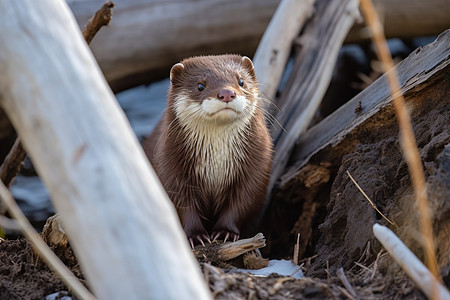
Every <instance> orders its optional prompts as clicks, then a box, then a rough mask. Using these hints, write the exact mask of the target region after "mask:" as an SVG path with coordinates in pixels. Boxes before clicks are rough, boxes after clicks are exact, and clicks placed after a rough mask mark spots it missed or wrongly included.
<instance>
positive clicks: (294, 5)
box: [253, 0, 314, 100]
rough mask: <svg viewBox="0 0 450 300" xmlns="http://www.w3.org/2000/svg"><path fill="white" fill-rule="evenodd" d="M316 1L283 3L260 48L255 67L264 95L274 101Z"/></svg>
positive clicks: (285, 1) (276, 12)
mask: <svg viewBox="0 0 450 300" xmlns="http://www.w3.org/2000/svg"><path fill="white" fill-rule="evenodd" d="M313 8H314V0H283V1H281V3H280V5H279V6H278V8H277V10H276V11H275V14H274V15H273V17H272V20H271V21H270V24H269V26H268V27H267V29H266V31H265V32H264V35H263V37H262V39H261V42H260V43H259V45H258V49H257V50H256V53H255V56H254V58H253V64H254V65H255V71H256V77H257V78H258V82H259V84H260V87H261V88H260V90H261V93H262V94H263V95H264V97H266V98H268V99H269V100H271V99H274V97H275V93H276V92H277V89H278V85H279V84H280V80H281V76H282V75H283V72H284V68H285V66H286V62H287V60H288V58H289V54H290V52H291V48H292V42H293V41H294V39H295V38H296V37H297V36H298V34H299V32H300V29H301V28H302V26H303V25H304V23H305V21H306V20H307V19H308V18H309V17H310V16H311V14H312V12H313Z"/></svg>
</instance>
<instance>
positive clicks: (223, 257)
mask: <svg viewBox="0 0 450 300" xmlns="http://www.w3.org/2000/svg"><path fill="white" fill-rule="evenodd" d="M265 246H266V239H265V238H264V235H263V234H262V233H258V234H257V235H255V236H254V237H252V238H248V239H242V240H238V241H236V242H228V243H223V244H206V245H205V246H198V247H196V248H195V250H194V255H195V256H196V257H197V258H203V257H207V258H208V259H210V260H214V261H216V262H218V261H222V262H223V261H227V260H230V259H233V258H236V257H238V256H239V255H242V254H244V253H246V252H249V251H252V250H256V249H259V248H263V247H265Z"/></svg>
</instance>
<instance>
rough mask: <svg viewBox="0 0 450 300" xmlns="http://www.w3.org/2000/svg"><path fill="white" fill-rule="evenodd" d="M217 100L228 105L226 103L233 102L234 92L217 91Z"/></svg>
mask: <svg viewBox="0 0 450 300" xmlns="http://www.w3.org/2000/svg"><path fill="white" fill-rule="evenodd" d="M217 98H218V99H219V100H220V101H223V102H226V103H228V102H231V101H233V99H234V98H236V94H235V92H234V91H232V90H229V89H223V90H220V91H219V94H218V95H217Z"/></svg>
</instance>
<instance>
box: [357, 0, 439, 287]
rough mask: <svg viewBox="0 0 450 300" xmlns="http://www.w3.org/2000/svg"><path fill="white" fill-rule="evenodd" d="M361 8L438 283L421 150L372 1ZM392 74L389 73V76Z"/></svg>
mask: <svg viewBox="0 0 450 300" xmlns="http://www.w3.org/2000/svg"><path fill="white" fill-rule="evenodd" d="M360 6H361V10H362V13H363V15H364V19H365V20H366V23H367V25H368V27H369V29H370V31H371V33H372V41H373V43H374V45H375V48H376V52H377V55H378V58H379V59H380V61H381V64H382V66H383V67H384V71H385V72H386V77H387V81H388V84H389V87H390V89H391V96H392V98H393V103H394V107H395V113H396V116H397V119H398V123H399V127H400V141H401V145H402V149H403V156H404V157H405V160H406V163H407V165H408V168H409V173H410V175H411V181H412V184H413V187H414V191H415V194H416V201H417V213H418V215H419V227H420V232H421V235H422V245H423V248H424V252H425V262H426V265H427V267H428V268H429V269H430V271H431V273H432V274H433V275H434V276H435V277H436V278H437V279H438V280H439V279H440V274H439V268H438V264H437V260H436V255H435V252H434V251H435V244H434V238H433V228H432V223H431V212H430V208H429V205H428V198H427V194H426V186H425V182H426V181H425V175H424V172H423V168H422V162H421V159H420V154H419V150H418V149H417V144H416V140H415V138H414V133H413V130H412V126H411V120H410V116H409V113H408V110H407V108H406V105H405V99H404V98H403V94H402V92H401V89H400V83H399V81H398V78H397V72H396V70H395V68H394V62H393V60H392V57H391V54H390V51H389V48H388V46H387V42H386V38H385V36H384V33H383V28H382V25H381V24H380V21H379V19H378V16H377V13H376V11H375V8H374V6H373V3H372V1H371V0H361V1H360ZM387 71H389V72H387Z"/></svg>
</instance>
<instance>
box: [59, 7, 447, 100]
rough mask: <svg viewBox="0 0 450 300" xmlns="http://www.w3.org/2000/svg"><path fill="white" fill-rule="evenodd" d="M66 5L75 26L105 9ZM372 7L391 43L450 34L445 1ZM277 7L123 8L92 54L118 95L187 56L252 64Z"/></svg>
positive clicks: (161, 74)
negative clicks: (232, 56) (379, 10)
mask: <svg viewBox="0 0 450 300" xmlns="http://www.w3.org/2000/svg"><path fill="white" fill-rule="evenodd" d="M66 1H67V3H68V4H69V6H70V7H71V9H72V11H73V12H74V14H75V16H76V18H77V21H78V23H79V25H80V26H83V25H84V24H86V22H87V20H88V19H89V18H90V17H91V16H92V15H93V14H94V12H95V11H96V10H97V8H98V7H100V6H101V5H102V4H103V3H104V1H103V0H66ZM375 3H380V4H383V7H385V8H386V9H385V12H386V13H385V14H382V15H385V18H384V21H385V26H386V28H385V32H386V34H387V36H388V37H400V38H403V37H412V36H423V35H435V34H438V33H440V32H442V31H443V30H445V29H447V28H449V27H450V24H449V22H450V21H449V18H448V15H449V14H450V6H449V5H448V4H447V2H446V1H445V0H429V1H426V2H424V1H421V0H414V1H408V0H402V1H395V3H392V1H388V0H377V1H375ZM278 4H279V1H278V0H249V1H237V0H233V1H220V0H214V1H210V0H201V1H194V0H190V1H157V0H149V1H142V0H127V1H120V2H118V3H117V6H116V7H115V10H114V20H113V22H112V24H111V25H110V27H109V28H108V30H104V31H103V32H101V33H100V34H99V35H98V36H97V37H96V40H94V42H93V44H92V49H93V52H94V55H95V56H96V58H97V61H98V62H99V65H100V67H101V69H102V71H103V73H104V75H105V77H106V79H107V80H108V82H109V84H110V85H111V87H112V89H113V91H115V92H117V91H121V90H124V89H127V88H130V87H133V86H136V85H139V84H143V83H149V82H152V81H154V80H157V79H161V78H165V77H167V76H168V70H169V69H170V67H171V66H172V65H173V64H174V63H176V62H178V61H180V60H181V59H182V58H185V57H188V56H192V55H200V54H219V53H226V52H229V53H239V54H243V55H247V56H250V57H252V56H253V53H254V52H255V50H256V47H257V46H258V43H259V40H260V39H261V36H262V35H263V33H264V31H265V29H266V27H267V25H268V24H269V21H270V19H271V17H272V15H273V13H274V12H275V10H276V8H277V6H278ZM380 7H381V6H380ZM206 29H207V30H206ZM353 32H354V34H352V38H351V40H350V41H352V42H355V41H357V40H360V39H361V38H364V39H367V36H364V35H363V34H361V31H360V29H355V30H353ZM361 35H362V36H361Z"/></svg>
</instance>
